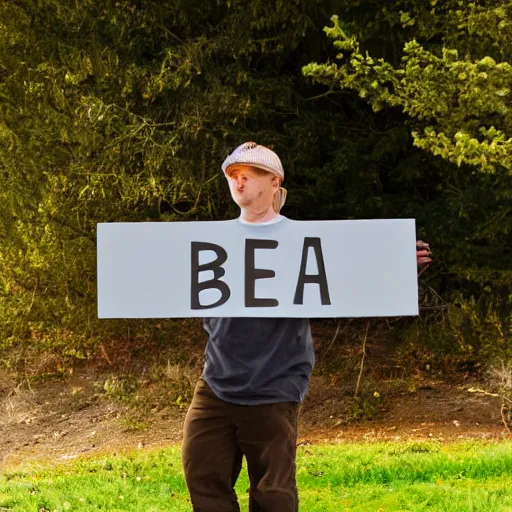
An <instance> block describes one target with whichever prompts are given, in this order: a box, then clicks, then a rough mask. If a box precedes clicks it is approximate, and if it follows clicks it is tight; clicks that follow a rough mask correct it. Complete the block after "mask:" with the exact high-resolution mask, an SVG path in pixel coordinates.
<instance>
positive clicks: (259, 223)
mask: <svg viewBox="0 0 512 512" xmlns="http://www.w3.org/2000/svg"><path fill="white" fill-rule="evenodd" d="M222 169H223V171H224V174H225V176H226V178H227V180H228V183H229V187H230V191H231V195H232V198H233V200H234V201H235V203H236V204H237V205H238V206H239V207H240V210H241V215H240V218H239V219H238V222H240V223H242V224H245V225H251V226H253V227H254V228H255V229H256V228H257V229H263V230H264V229H265V226H273V225H276V224H277V223H281V222H285V221H286V220H287V219H286V218H285V217H283V216H282V215H280V213H279V212H280V210H281V207H282V206H283V204H284V202H285V200H286V190H285V189H284V188H282V187H281V184H282V182H283V180H284V170H283V167H282V164H281V161H280V159H279V157H278V156H277V155H276V154H275V153H274V152H273V151H271V150H270V149H269V148H266V147H264V146H261V145H258V144H256V143H254V142H246V143H244V144H242V145H241V146H239V147H238V148H236V149H235V150H234V152H233V153H232V154H231V155H230V156H228V158H227V159H226V160H225V161H224V163H223V165H222ZM288 222H290V221H288ZM418 244H419V245H418V248H417V261H418V263H419V264H425V263H429V262H430V261H431V260H430V258H429V250H428V245H427V244H423V243H422V242H418ZM311 247H312V249H313V250H314V251H315V255H316V262H317V268H318V272H317V274H316V275H315V276H314V277H313V276H311V275H306V271H305V269H302V274H303V275H305V280H304V282H303V283H302V288H300V289H301V290H302V292H303V290H304V284H306V283H308V282H309V283H314V284H315V285H316V287H317V289H318V293H319V294H320V296H321V299H322V303H324V301H327V300H329V297H328V293H329V291H328V289H327V283H326V281H324V280H322V268H321V267H322V265H323V260H322V257H321V247H318V246H317V247H316V248H315V246H314V245H312V246H311ZM260 248H261V247H260ZM272 248H273V247H268V249H272ZM304 251H305V252H307V248H305V249H304ZM252 254H253V256H254V251H253V252H252ZM303 260H304V254H303ZM193 266H194V265H193ZM250 266H251V268H252V269H253V271H254V273H255V275H254V279H253V280H252V283H254V282H255V281H256V279H265V278H269V277H273V272H272V271H269V270H259V269H257V268H255V264H254V261H251V265H250ZM196 267H199V261H197V262H196ZM324 273H325V269H324ZM308 279H309V281H308ZM196 285H199V283H196ZM300 289H299V286H297V290H299V291H300ZM299 291H298V292H296V294H297V293H299ZM250 296H251V298H252V299H253V300H272V299H256V298H255V293H254V290H252V291H250ZM246 300H247V290H246ZM295 300H297V296H296V297H295ZM263 306H272V304H270V303H268V304H263ZM204 326H205V329H206V331H207V333H208V335H209V338H208V344H207V347H206V352H205V364H204V370H203V374H202V377H201V379H200V380H199V382H198V383H197V386H196V389H195V393H194V398H193V400H192V403H191V405H190V408H189V410H188V413H187V417H186V420H185V426H184V439H183V445H182V459H183V468H184V472H185V477H186V482H187V486H188V489H189V492H190V496H191V500H192V504H193V507H194V511H196V512H231V511H233V512H235V511H239V506H238V502H237V498H236V494H235V491H234V485H235V483H236V480H237V477H238V475H239V473H240V470H241V467H242V458H243V456H245V457H246V460H247V467H248V473H249V479H250V497H249V509H250V510H251V511H252V512H257V511H260V512H277V511H279V512H296V511H297V510H298V497H297V488H296V483H295V455H296V442H297V419H298V409H299V404H300V402H302V401H303V399H304V397H305V395H306V392H307V387H308V382H309V377H310V374H311V371H312V369H313V365H314V360H315V357H314V352H313V343H312V338H311V331H310V326H309V320H308V319H307V318H278V317H276V318H254V317H251V318H246V317H219V318H206V319H205V322H204Z"/></svg>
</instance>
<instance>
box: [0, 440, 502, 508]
mask: <svg viewBox="0 0 512 512" xmlns="http://www.w3.org/2000/svg"><path fill="white" fill-rule="evenodd" d="M297 479H298V486H299V493H300V510H301V511H304V512H320V511H321V512H326V511H333V512H334V511H336V512H339V511H361V512H363V511H368V512H384V511H386V512H387V511H395V512H397V511H410V510H411V511H422V510H425V511H434V510H439V511H443V512H444V511H446V512H452V511H464V512H466V511H489V512H499V511H510V512H512V443H510V442H471V443H468V442H465V443H455V444H438V443H435V442H409V443H379V444H372V443H367V444H342V445H320V446H304V447H299V450H298V459H297ZM247 488H248V481H247V476H246V473H245V471H244V472H243V476H241V478H240V480H239V482H238V483H237V492H238V496H239V501H240V503H241V506H242V510H247V499H248V497H247V493H246V490H247ZM67 510H69V511H91V510H103V511H109V512H116V511H136V512H157V511H162V512H163V511H166V512H167V511H176V512H180V511H191V510H192V508H191V506H190V503H189V501H188V495H187V490H186V487H185V483H184V479H183V475H182V470H181V462H180V449H179V447H172V448H169V449H165V450H153V451H144V452H142V451H138V452H133V453H130V454H128V455H123V456H121V455H119V456H108V457H101V458H96V459H77V460H73V461H71V462H67V463H60V464H58V465H53V466H51V465H45V466H26V467H24V468H23V469H19V468H18V469H16V470H14V469H13V470H11V471H4V472H3V474H2V475H1V476H0V511H2V512H4V511H13V512H14V511H16V512H17V511H19V512H31V511H34V512H64V511H67Z"/></svg>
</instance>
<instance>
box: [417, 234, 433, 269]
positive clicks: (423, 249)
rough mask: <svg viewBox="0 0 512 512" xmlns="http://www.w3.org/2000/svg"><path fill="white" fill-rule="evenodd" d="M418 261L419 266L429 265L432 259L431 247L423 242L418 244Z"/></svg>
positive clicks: (419, 241) (420, 241)
mask: <svg viewBox="0 0 512 512" xmlns="http://www.w3.org/2000/svg"><path fill="white" fill-rule="evenodd" d="M416 261H417V262H418V266H423V265H428V264H429V263H430V262H431V261H432V258H431V257H430V246H429V245H428V244H427V243H425V242H424V241H423V240H418V241H417V242H416Z"/></svg>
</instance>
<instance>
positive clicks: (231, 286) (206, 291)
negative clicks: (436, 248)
mask: <svg viewBox="0 0 512 512" xmlns="http://www.w3.org/2000/svg"><path fill="white" fill-rule="evenodd" d="M417 314H418V289H417V267H416V235H415V224H414V220H412V219H404V220H345V221H318V222H317V221H312V222H300V221H293V220H290V219H286V218H284V219H283V220H281V221H280V222H277V223H275V224H271V225H263V226H262V225H258V224H254V225H246V224H243V223H241V222H240V221H239V220H238V219H235V220H231V221H222V222H142V223H113V224H98V316H99V318H171V317H305V318H314V317H373V316H401V315H417Z"/></svg>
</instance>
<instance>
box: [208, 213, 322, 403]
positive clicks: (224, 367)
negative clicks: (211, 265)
mask: <svg viewBox="0 0 512 512" xmlns="http://www.w3.org/2000/svg"><path fill="white" fill-rule="evenodd" d="M284 219H285V217H283V216H279V217H277V218H276V219H274V220H273V221H271V222H270V223H264V224H253V226H255V227H256V226H265V225H268V224H274V223H277V222H281V221H282V220H284ZM240 221H241V222H244V221H243V220H242V219H240ZM204 328H205V330H206V332H207V333H208V335H209V337H208V344H207V346H206V352H205V364H204V370H203V374H202V378H203V379H204V380H205V381H206V382H207V383H208V385H209V386H210V387H211V388H212V390H213V392H214V393H215V394H216V395H217V396H218V397H219V398H221V399H222V400H226V401H227V402H233V403H236V404H242V405H257V404H268V403H274V402H301V401H302V400H303V399H304V397H305V395H306V392H307V388H308V382H309V376H310V375H311V371H312V369H313V366H314V364H315V355H314V351H313V340H312V338H311V329H310V326H309V319H307V318H206V319H205V321H204Z"/></svg>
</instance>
